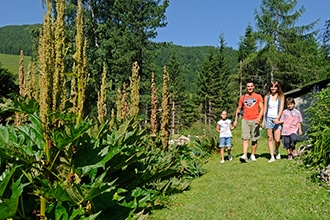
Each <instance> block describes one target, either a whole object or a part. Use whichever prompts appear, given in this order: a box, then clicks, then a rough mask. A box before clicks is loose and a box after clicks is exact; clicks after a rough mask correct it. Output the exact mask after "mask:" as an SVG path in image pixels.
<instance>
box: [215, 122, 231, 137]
mask: <svg viewBox="0 0 330 220" xmlns="http://www.w3.org/2000/svg"><path fill="white" fill-rule="evenodd" d="M217 124H218V125H220V137H221V138H222V137H232V136H233V135H232V133H231V130H230V124H231V120H230V119H226V120H222V119H221V120H220V121H218V122H217Z"/></svg>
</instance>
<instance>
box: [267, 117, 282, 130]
mask: <svg viewBox="0 0 330 220" xmlns="http://www.w3.org/2000/svg"><path fill="white" fill-rule="evenodd" d="M274 119H276V118H268V117H267V118H266V122H265V129H270V128H271V129H275V130H277V129H279V130H282V125H281V124H275V123H274Z"/></svg>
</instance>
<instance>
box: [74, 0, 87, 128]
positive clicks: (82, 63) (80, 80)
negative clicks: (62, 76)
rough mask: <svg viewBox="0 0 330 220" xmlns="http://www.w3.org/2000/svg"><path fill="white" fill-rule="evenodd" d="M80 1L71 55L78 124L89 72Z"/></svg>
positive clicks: (80, 118) (80, 119)
mask: <svg viewBox="0 0 330 220" xmlns="http://www.w3.org/2000/svg"><path fill="white" fill-rule="evenodd" d="M81 4H82V1H81V0H78V11H77V17H76V29H77V33H76V52H75V54H74V55H73V59H74V63H75V64H74V68H73V77H76V83H77V102H76V108H77V119H76V122H77V124H79V123H80V122H81V121H82V118H83V107H84V100H85V91H86V86H87V83H88V80H89V73H88V71H87V64H88V59H87V54H86V50H87V40H86V39H85V38H84V37H83V11H82V6H81Z"/></svg>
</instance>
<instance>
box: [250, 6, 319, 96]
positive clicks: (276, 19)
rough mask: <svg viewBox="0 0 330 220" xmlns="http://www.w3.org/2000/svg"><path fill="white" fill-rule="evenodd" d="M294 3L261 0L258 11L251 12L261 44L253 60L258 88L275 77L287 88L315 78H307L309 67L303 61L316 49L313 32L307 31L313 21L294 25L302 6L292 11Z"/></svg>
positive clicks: (301, 12)
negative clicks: (256, 70) (256, 71)
mask: <svg viewBox="0 0 330 220" xmlns="http://www.w3.org/2000/svg"><path fill="white" fill-rule="evenodd" d="M296 5H297V0H280V1H279V0H262V3H261V6H260V12H257V11H256V13H255V18H256V26H257V34H258V35H257V39H258V40H259V41H260V42H261V45H262V46H263V47H262V48H261V50H260V52H259V53H258V57H257V59H256V60H254V61H253V62H254V65H255V66H258V68H259V70H260V71H259V77H258V79H257V80H259V82H257V83H258V84H259V85H261V87H262V88H265V89H266V88H267V87H268V86H267V85H268V84H269V82H270V81H274V80H278V81H280V82H281V85H283V89H284V90H290V89H292V88H295V87H299V86H301V85H303V84H304V83H306V82H307V81H310V80H313V79H315V78H317V77H315V78H314V77H312V78H311V77H310V73H308V72H310V71H311V66H310V65H309V64H307V65H306V64H305V63H304V62H305V61H306V59H305V58H306V57H305V56H306V55H307V56H308V53H310V52H312V53H313V51H314V50H315V49H316V48H315V46H316V45H315V44H314V43H313V42H312V41H314V40H313V39H312V38H314V33H313V32H311V33H307V32H308V31H310V30H312V28H313V26H314V25H315V23H316V22H317V21H315V22H312V23H310V24H308V25H304V26H297V25H296V23H297V21H298V19H299V18H300V17H301V16H302V14H303V13H304V12H305V8H304V7H300V8H299V9H298V10H295V7H296ZM313 44H314V45H313ZM293 51H295V52H294V53H292V52H293ZM306 52H307V53H306ZM297 54H299V55H298V56H297ZM300 57H303V58H302V59H301V58H300ZM314 58H316V57H314ZM304 69H306V71H305V70H304ZM296 73H297V74H296ZM314 75H319V74H318V73H317V74H316V73H315V72H314V74H313V76H314Z"/></svg>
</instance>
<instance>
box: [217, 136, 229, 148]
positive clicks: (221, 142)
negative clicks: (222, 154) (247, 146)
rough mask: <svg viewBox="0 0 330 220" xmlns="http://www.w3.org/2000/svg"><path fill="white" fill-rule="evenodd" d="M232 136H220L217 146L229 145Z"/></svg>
mask: <svg viewBox="0 0 330 220" xmlns="http://www.w3.org/2000/svg"><path fill="white" fill-rule="evenodd" d="M231 139H232V137H221V138H220V140H219V147H220V148H221V147H231Z"/></svg>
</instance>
